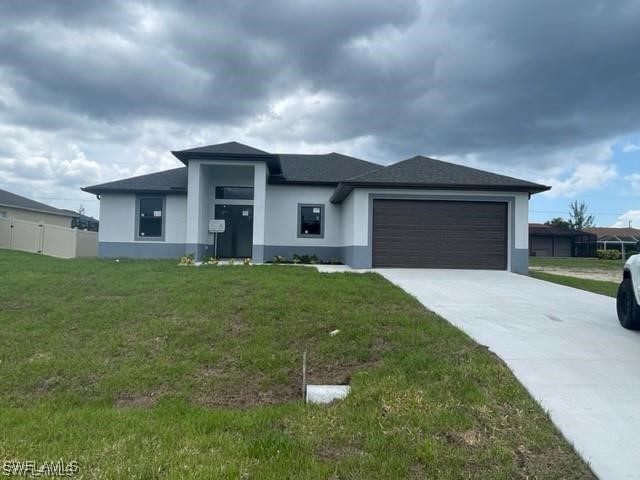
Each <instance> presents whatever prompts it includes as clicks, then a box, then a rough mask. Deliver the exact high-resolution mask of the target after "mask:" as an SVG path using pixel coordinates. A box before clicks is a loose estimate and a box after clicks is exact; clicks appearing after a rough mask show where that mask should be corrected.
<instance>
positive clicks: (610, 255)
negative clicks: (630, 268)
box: [596, 250, 622, 260]
mask: <svg viewBox="0 0 640 480" xmlns="http://www.w3.org/2000/svg"><path fill="white" fill-rule="evenodd" d="M596 255H597V256H598V258H599V259H600V260H620V259H621V258H622V253H621V252H620V250H597V251H596Z"/></svg>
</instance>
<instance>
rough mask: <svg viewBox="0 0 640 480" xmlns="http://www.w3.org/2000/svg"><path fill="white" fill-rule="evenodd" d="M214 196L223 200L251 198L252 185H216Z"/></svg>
mask: <svg viewBox="0 0 640 480" xmlns="http://www.w3.org/2000/svg"><path fill="white" fill-rule="evenodd" d="M216 198H219V199H224V200H253V187H216Z"/></svg>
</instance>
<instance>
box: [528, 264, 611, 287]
mask: <svg viewBox="0 0 640 480" xmlns="http://www.w3.org/2000/svg"><path fill="white" fill-rule="evenodd" d="M530 270H533V271H535V272H544V273H551V274H553V275H564V276H565V277H575V278H584V279H586V280H601V281H604V282H615V283H618V282H620V281H621V280H622V271H617V270H602V269H597V268H576V267H530Z"/></svg>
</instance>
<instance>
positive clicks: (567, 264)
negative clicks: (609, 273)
mask: <svg viewBox="0 0 640 480" xmlns="http://www.w3.org/2000/svg"><path fill="white" fill-rule="evenodd" d="M624 263H625V262H624V260H600V259H598V258H578V257H571V258H561V257H529V266H531V267H561V268H563V267H564V268H583V269H602V270H620V271H622V267H623V266H624Z"/></svg>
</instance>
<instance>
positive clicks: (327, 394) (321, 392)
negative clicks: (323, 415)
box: [306, 385, 351, 403]
mask: <svg viewBox="0 0 640 480" xmlns="http://www.w3.org/2000/svg"><path fill="white" fill-rule="evenodd" d="M350 388H351V387H349V385H307V398H306V400H307V403H331V402H333V401H334V400H342V399H343V398H346V396H347V395H349V390H350Z"/></svg>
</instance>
